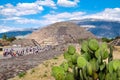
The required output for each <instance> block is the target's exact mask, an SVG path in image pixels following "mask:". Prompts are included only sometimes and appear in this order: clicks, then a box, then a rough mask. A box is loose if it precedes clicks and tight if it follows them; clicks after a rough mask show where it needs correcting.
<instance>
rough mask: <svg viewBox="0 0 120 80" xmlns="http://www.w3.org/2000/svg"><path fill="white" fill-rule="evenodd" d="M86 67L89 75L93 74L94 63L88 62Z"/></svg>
mask: <svg viewBox="0 0 120 80" xmlns="http://www.w3.org/2000/svg"><path fill="white" fill-rule="evenodd" d="M86 68H87V73H88V75H90V76H92V71H93V70H92V65H91V64H90V63H87V66H86Z"/></svg>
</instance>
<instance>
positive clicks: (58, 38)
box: [27, 22, 95, 45]
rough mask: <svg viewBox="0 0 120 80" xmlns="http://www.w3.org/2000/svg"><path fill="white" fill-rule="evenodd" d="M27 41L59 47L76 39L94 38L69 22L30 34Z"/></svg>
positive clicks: (56, 24)
mask: <svg viewBox="0 0 120 80" xmlns="http://www.w3.org/2000/svg"><path fill="white" fill-rule="evenodd" d="M27 38H28V39H35V40H36V41H37V42H38V43H40V44H43V45H59V44H62V43H66V42H76V41H78V39H87V38H95V36H94V35H93V34H92V33H90V32H89V31H86V29H85V28H82V27H79V26H78V25H76V24H75V23H71V22H57V23H55V24H52V25H49V26H46V27H44V28H42V29H40V30H38V31H35V32H33V33H32V34H30V35H29V36H28V37H27Z"/></svg>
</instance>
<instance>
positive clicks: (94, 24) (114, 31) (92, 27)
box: [70, 18, 120, 38]
mask: <svg viewBox="0 0 120 80" xmlns="http://www.w3.org/2000/svg"><path fill="white" fill-rule="evenodd" d="M70 22H74V23H76V24H77V25H79V26H86V27H88V31H90V32H92V33H93V34H94V35H96V36H97V37H107V38H115V37H117V36H120V22H119V21H110V20H102V19H92V18H88V19H82V20H71V21H70Z"/></svg>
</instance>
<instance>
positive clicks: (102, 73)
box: [52, 39, 120, 80]
mask: <svg viewBox="0 0 120 80" xmlns="http://www.w3.org/2000/svg"><path fill="white" fill-rule="evenodd" d="M109 48H110V50H109V51H108V46H107V43H105V42H104V43H101V44H98V42H97V40H95V39H90V40H88V41H84V42H83V43H82V46H81V52H80V53H81V54H78V53H76V49H75V47H74V46H72V45H70V46H69V47H68V51H66V52H65V53H64V58H65V62H63V63H62V64H61V66H55V67H53V68H52V74H53V76H54V77H55V79H56V80H120V66H119V65H120V60H113V48H112V46H110V47H109ZM109 52H110V53H109ZM105 59H108V61H107V62H105V61H104V60H105Z"/></svg>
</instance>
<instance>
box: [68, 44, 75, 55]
mask: <svg viewBox="0 0 120 80" xmlns="http://www.w3.org/2000/svg"><path fill="white" fill-rule="evenodd" d="M75 52H76V49H75V47H74V46H72V45H70V46H69V47H68V53H69V54H70V55H73V54H74V53H75Z"/></svg>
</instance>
